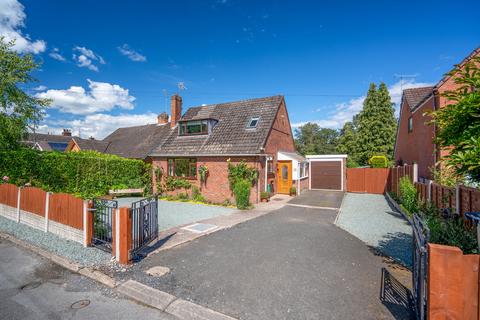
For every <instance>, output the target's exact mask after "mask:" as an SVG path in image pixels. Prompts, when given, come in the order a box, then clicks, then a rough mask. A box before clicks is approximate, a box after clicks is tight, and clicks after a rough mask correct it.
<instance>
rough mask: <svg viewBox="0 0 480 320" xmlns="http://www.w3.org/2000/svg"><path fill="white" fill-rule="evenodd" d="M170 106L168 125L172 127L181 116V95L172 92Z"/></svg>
mask: <svg viewBox="0 0 480 320" xmlns="http://www.w3.org/2000/svg"><path fill="white" fill-rule="evenodd" d="M170 106H171V107H170V108H171V111H170V126H171V127H172V128H173V127H175V126H176V125H177V122H178V120H180V118H181V117H182V97H180V96H179V95H178V94H174V95H173V96H172V99H171V100H170Z"/></svg>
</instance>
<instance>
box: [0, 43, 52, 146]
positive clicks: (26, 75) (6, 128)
mask: <svg viewBox="0 0 480 320" xmlns="http://www.w3.org/2000/svg"><path fill="white" fill-rule="evenodd" d="M13 45H14V42H13V41H11V42H5V41H4V39H3V38H2V37H0V150H11V149H15V148H17V147H18V146H19V141H20V140H21V139H22V137H23V135H24V134H25V133H26V131H27V129H28V127H29V126H31V125H34V124H35V123H36V122H38V121H39V120H41V119H42V116H43V110H44V108H45V107H47V106H48V104H49V103H50V101H49V100H46V99H39V98H36V97H34V96H33V95H30V94H29V93H27V92H26V91H25V85H27V84H28V83H30V82H33V81H36V79H35V78H34V77H32V75H31V73H32V72H33V71H35V70H36V69H38V67H39V64H38V63H37V62H36V61H35V60H34V58H33V56H32V55H28V54H27V55H21V54H18V53H17V52H15V51H14V50H13V49H12V48H13Z"/></svg>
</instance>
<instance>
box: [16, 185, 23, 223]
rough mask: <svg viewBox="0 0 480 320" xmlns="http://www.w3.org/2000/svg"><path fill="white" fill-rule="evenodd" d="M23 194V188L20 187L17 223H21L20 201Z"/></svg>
mask: <svg viewBox="0 0 480 320" xmlns="http://www.w3.org/2000/svg"><path fill="white" fill-rule="evenodd" d="M21 194H22V187H18V193H17V223H20V200H21Z"/></svg>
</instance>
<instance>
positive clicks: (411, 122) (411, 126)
mask: <svg viewBox="0 0 480 320" xmlns="http://www.w3.org/2000/svg"><path fill="white" fill-rule="evenodd" d="M412 131H413V119H412V117H410V118H408V132H409V133H410V132H412Z"/></svg>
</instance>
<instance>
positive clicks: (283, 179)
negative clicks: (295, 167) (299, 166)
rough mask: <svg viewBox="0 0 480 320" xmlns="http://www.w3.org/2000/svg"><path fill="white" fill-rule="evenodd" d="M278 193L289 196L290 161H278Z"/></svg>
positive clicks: (290, 179)
mask: <svg viewBox="0 0 480 320" xmlns="http://www.w3.org/2000/svg"><path fill="white" fill-rule="evenodd" d="M277 179H278V180H277V184H278V193H284V194H289V193H290V188H291V187H292V161H278V165H277Z"/></svg>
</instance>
